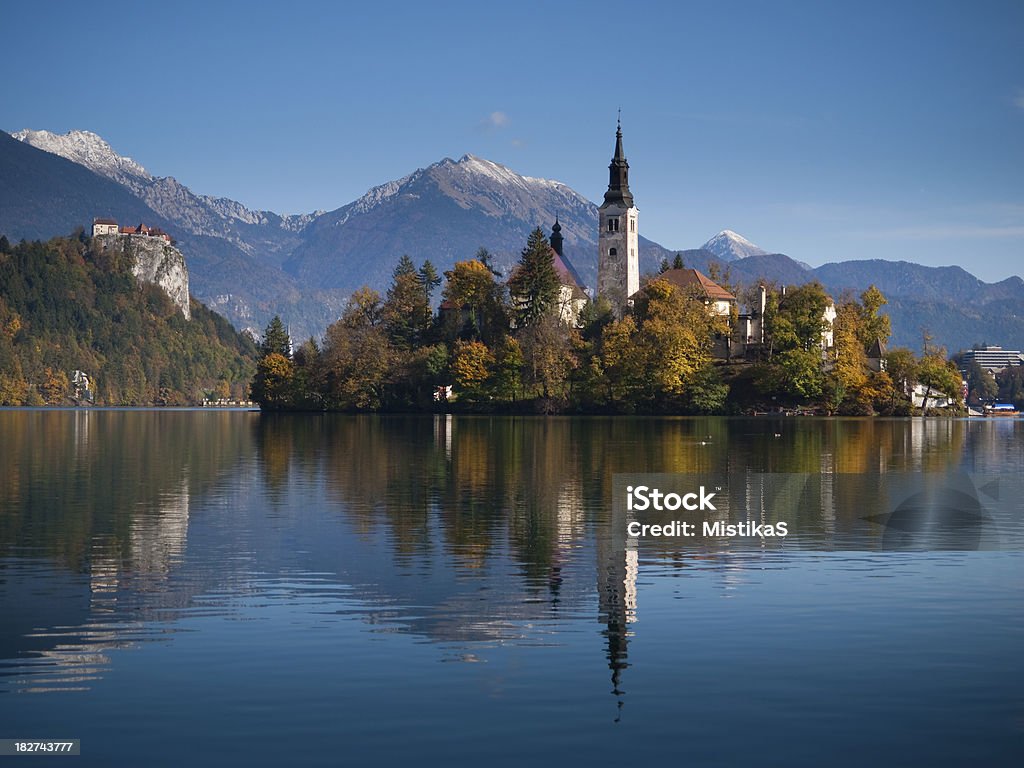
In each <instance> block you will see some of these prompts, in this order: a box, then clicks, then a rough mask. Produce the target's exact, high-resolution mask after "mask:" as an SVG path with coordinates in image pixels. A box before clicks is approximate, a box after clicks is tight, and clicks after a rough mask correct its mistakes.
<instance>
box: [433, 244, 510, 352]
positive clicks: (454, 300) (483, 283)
mask: <svg viewBox="0 0 1024 768" xmlns="http://www.w3.org/2000/svg"><path fill="white" fill-rule="evenodd" d="M444 274H445V278H446V282H445V286H444V290H443V292H442V294H441V296H442V299H443V303H444V304H445V305H447V309H446V310H445V313H446V315H445V317H444V318H443V321H444V324H445V328H444V330H445V332H446V335H447V336H448V338H449V339H450V340H454V339H455V338H456V337H462V338H464V339H467V340H481V341H483V342H484V343H485V344H489V343H492V342H495V341H497V340H498V339H500V338H501V337H502V336H504V335H505V333H506V332H507V330H508V311H507V308H506V305H505V300H504V289H503V288H502V286H501V285H499V284H498V283H497V282H496V281H495V279H494V275H493V274H492V273H491V272H490V270H488V269H487V267H485V266H484V265H483V264H481V263H480V262H479V261H475V260H473V261H459V262H456V264H455V267H454V268H453V269H451V270H449V271H447V272H445V273H444Z"/></svg>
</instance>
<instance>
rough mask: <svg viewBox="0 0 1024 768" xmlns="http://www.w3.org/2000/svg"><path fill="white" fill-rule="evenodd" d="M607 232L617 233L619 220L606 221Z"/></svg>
mask: <svg viewBox="0 0 1024 768" xmlns="http://www.w3.org/2000/svg"><path fill="white" fill-rule="evenodd" d="M608 231H609V232H618V231H619V220H618V219H608Z"/></svg>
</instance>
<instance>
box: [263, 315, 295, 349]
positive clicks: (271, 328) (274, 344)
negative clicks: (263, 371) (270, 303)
mask: <svg viewBox="0 0 1024 768" xmlns="http://www.w3.org/2000/svg"><path fill="white" fill-rule="evenodd" d="M275 354H276V355H281V357H284V358H290V357H291V354H292V340H291V338H289V336H288V331H287V330H286V329H285V327H284V323H282V322H281V317H280V316H279V315H274V318H273V319H272V320H271V321H270V322H269V323H268V324H267V329H266V330H265V331H264V332H263V343H261V344H260V357H267V356H268V355H275Z"/></svg>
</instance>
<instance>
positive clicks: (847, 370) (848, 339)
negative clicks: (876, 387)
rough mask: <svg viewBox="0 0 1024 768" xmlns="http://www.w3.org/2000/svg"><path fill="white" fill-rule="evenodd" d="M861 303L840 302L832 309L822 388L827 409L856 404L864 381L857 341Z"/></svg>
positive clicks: (864, 364) (863, 364) (862, 354)
mask: <svg viewBox="0 0 1024 768" xmlns="http://www.w3.org/2000/svg"><path fill="white" fill-rule="evenodd" d="M862 322H863V315H862V313H861V306H860V304H858V303H857V302H855V301H844V302H842V303H841V304H840V305H839V307H838V309H837V310H836V319H835V321H834V322H833V324H832V330H833V347H832V349H831V350H830V351H829V363H830V365H831V370H830V371H829V373H828V376H827V377H826V382H825V384H826V390H827V392H828V395H829V397H828V400H829V401H830V402H829V407H830V410H832V411H836V410H839V409H840V408H841V407H843V405H844V403H846V404H847V405H846V408H847V410H850V411H856V410H858V408H859V406H854V405H852V404H853V403H855V402H856V401H857V393H858V392H859V390H860V388H861V387H863V386H864V384H865V383H867V380H868V375H867V356H866V354H865V351H864V350H865V348H864V344H863V342H862V340H861V333H860V332H861V323H862Z"/></svg>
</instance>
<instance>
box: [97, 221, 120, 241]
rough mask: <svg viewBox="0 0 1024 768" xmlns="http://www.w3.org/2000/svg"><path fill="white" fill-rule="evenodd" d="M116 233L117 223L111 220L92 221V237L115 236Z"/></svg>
mask: <svg viewBox="0 0 1024 768" xmlns="http://www.w3.org/2000/svg"><path fill="white" fill-rule="evenodd" d="M117 233H118V226H117V222H116V221H114V220H113V219H93V220H92V236H93V237H96V236H97V235H116V234H117Z"/></svg>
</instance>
